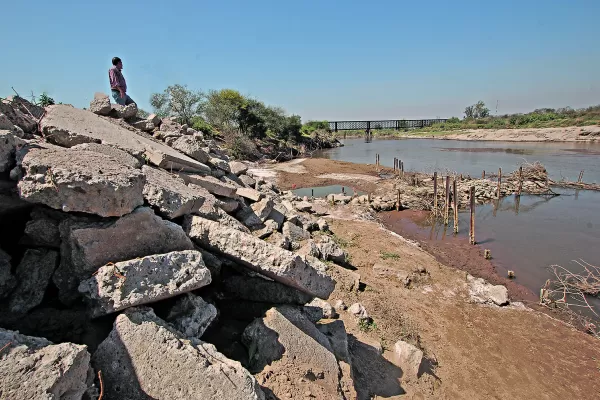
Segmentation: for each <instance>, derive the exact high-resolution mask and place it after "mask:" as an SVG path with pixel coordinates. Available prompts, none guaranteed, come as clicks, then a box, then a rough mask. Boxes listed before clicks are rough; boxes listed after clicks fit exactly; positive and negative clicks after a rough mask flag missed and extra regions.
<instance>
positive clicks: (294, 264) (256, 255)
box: [184, 217, 335, 298]
mask: <svg viewBox="0 0 600 400" xmlns="http://www.w3.org/2000/svg"><path fill="white" fill-rule="evenodd" d="M184 229H185V231H186V233H187V234H188V236H189V237H191V238H192V239H193V240H194V241H195V242H196V243H198V244H199V245H200V246H202V247H204V248H205V249H207V250H209V251H211V252H217V253H220V254H222V255H224V256H226V257H227V258H229V259H231V260H233V261H235V262H237V263H238V264H240V265H243V266H245V267H247V268H250V269H252V270H254V271H256V272H259V273H260V274H263V275H265V276H268V277H269V278H271V279H273V280H275V281H278V282H281V283H283V284H285V285H288V286H292V287H295V288H296V289H298V290H301V291H303V292H305V293H308V294H312V295H313V296H317V297H321V298H327V297H328V296H329V294H330V293H331V292H332V291H333V289H334V286H335V281H334V280H333V279H331V278H330V277H329V276H328V275H327V273H326V269H325V268H319V269H318V268H313V267H311V266H309V265H307V264H306V263H305V262H304V261H303V260H302V258H300V256H298V255H296V254H293V253H292V252H289V251H287V250H284V249H281V248H278V247H276V246H274V245H272V244H270V243H267V242H265V241H263V240H260V239H257V238H255V237H253V236H252V235H248V234H245V233H243V232H240V231H237V230H235V229H231V228H228V227H225V226H223V225H221V224H219V223H217V222H213V221H210V220H207V219H204V218H201V217H191V218H187V219H186V220H185V221H184Z"/></svg>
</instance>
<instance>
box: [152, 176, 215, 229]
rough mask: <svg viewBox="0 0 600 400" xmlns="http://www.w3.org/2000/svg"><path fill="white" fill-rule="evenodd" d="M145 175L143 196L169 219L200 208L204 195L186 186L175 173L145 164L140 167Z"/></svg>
mask: <svg viewBox="0 0 600 400" xmlns="http://www.w3.org/2000/svg"><path fill="white" fill-rule="evenodd" d="M142 172H143V173H144V175H145V176H146V184H145V185H144V198H145V199H146V201H147V202H148V203H149V204H150V205H152V206H153V207H156V208H158V209H159V211H160V213H161V214H162V215H165V216H166V217H167V218H169V219H173V218H177V217H180V216H182V215H185V214H190V213H193V212H197V211H198V210H200V207H201V206H202V204H203V203H204V196H202V192H201V191H199V190H194V188H191V187H189V186H187V185H186V184H185V182H184V180H183V179H181V178H179V177H178V176H177V175H173V174H170V173H168V172H167V171H163V170H160V169H156V168H152V167H149V166H147V165H144V166H143V167H142Z"/></svg>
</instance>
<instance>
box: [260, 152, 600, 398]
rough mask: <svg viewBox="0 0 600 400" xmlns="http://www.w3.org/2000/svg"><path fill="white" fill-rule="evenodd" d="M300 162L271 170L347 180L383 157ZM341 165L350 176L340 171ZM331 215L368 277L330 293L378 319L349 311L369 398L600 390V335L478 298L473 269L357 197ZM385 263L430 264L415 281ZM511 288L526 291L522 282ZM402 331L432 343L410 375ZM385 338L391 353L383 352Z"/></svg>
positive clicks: (590, 394) (597, 394) (320, 181)
mask: <svg viewBox="0 0 600 400" xmlns="http://www.w3.org/2000/svg"><path fill="white" fill-rule="evenodd" d="M293 168H294V169H295V171H294V172H290V170H289V168H288V167H285V166H278V169H279V171H278V172H277V173H276V174H273V175H271V179H277V181H278V183H279V184H280V185H281V186H280V187H282V188H290V187H291V186H292V185H293V184H294V183H295V184H296V186H297V187H299V188H300V187H307V186H322V185H330V184H342V185H343V182H344V181H345V178H346V176H351V175H352V174H361V175H364V176H366V177H377V176H378V171H377V169H376V167H375V166H373V165H358V164H352V163H345V162H339V161H331V160H319V159H308V160H302V161H296V162H295V163H294V166H293ZM323 174H336V175H333V176H335V177H336V178H338V179H331V178H326V179H324V178H317V176H319V175H323ZM339 174H342V175H346V176H343V177H342V178H344V179H339V178H340V175H339ZM330 176H332V175H330ZM354 184H355V186H356V187H358V188H359V189H362V190H369V191H380V190H381V187H382V186H385V182H384V181H380V182H372V181H369V179H368V178H365V179H364V180H358V179H356V180H355V183H354ZM361 185H364V186H362V187H361ZM369 185H371V186H369ZM330 216H331V217H330V220H329V221H330V229H331V231H332V232H333V233H334V234H335V236H336V237H337V240H338V242H339V243H343V244H345V250H346V251H347V252H348V253H349V254H350V256H351V263H352V265H353V266H355V267H356V268H357V270H356V271H355V272H357V273H358V274H360V276H361V282H362V284H361V287H360V290H358V291H355V290H351V289H349V288H348V287H347V286H346V285H343V284H339V285H338V286H337V288H336V290H335V292H334V293H333V294H332V295H331V297H330V299H329V300H330V302H331V303H332V304H333V303H335V301H336V300H343V301H344V303H345V304H346V305H347V306H350V305H351V304H353V303H355V302H360V303H362V304H363V305H364V306H365V308H366V310H367V312H368V313H369V315H370V316H371V317H372V318H373V320H374V324H373V325H369V326H362V327H360V326H359V324H358V323H357V321H356V320H355V318H354V317H353V316H352V315H350V314H349V313H348V312H345V311H342V310H339V313H340V318H341V319H342V320H343V321H344V323H345V324H346V329H347V330H348V332H349V345H350V348H351V353H352V359H353V364H354V365H355V366H360V368H356V369H355V370H354V371H353V379H354V383H355V390H356V392H357V395H358V398H359V399H370V398H392V399H393V398H409V399H413V398H414V399H528V400H529V399H559V398H574V399H580V398H581V399H592V398H600V342H599V341H598V340H597V339H595V338H593V337H591V336H589V335H586V334H585V333H583V332H580V331H578V330H576V329H574V328H572V327H570V326H569V325H567V324H565V323H563V322H561V321H559V320H557V319H554V318H552V317H551V316H548V315H546V314H543V313H541V312H538V311H533V310H531V309H528V308H525V307H512V306H511V307H503V308H500V307H491V306H482V305H478V304H474V303H471V302H470V298H469V295H468V287H467V283H466V273H465V272H464V271H463V270H459V269H456V268H453V267H452V266H446V265H444V264H441V263H440V262H438V261H436V259H435V258H434V256H432V255H431V254H429V253H427V252H426V251H424V250H422V249H421V248H420V247H418V246H415V245H414V244H411V243H409V241H407V240H406V239H404V238H402V237H400V236H398V235H397V234H395V233H392V232H391V231H388V230H386V229H385V228H383V226H382V225H380V224H379V223H378V222H373V221H365V220H358V219H357V218H356V216H355V215H354V214H352V212H351V211H350V207H349V206H336V207H335V208H333V209H332V210H331V213H330ZM479 256H480V255H479V254H472V255H470V256H469V258H470V262H469V263H470V264H473V265H472V266H475V267H476V264H477V258H478V257H479ZM438 259H439V257H438ZM441 261H443V262H445V261H444V260H443V259H441ZM485 262H486V261H485V260H484V259H483V257H482V256H481V263H485ZM376 263H378V264H384V265H385V266H387V267H389V268H391V269H398V270H404V271H407V272H413V271H417V270H420V269H421V270H422V269H423V268H424V269H425V270H426V271H427V272H426V273H417V274H416V276H417V278H416V280H415V281H414V282H413V283H412V284H411V286H410V287H408V288H407V287H405V286H404V284H403V283H402V282H400V281H399V280H397V278H395V277H393V276H380V275H378V274H377V273H375V272H374V270H373V265H374V264H376ZM450 264H452V265H455V264H454V263H450ZM455 266H457V267H461V266H460V265H455ZM484 269H485V268H484ZM476 272H477V271H474V273H476ZM495 283H502V282H495ZM509 289H511V290H510V292H511V295H513V294H515V295H517V293H518V291H517V290H515V288H509ZM400 339H403V340H406V341H408V342H411V343H413V344H415V345H418V346H419V347H421V348H422V349H423V351H424V352H425V357H426V360H425V362H424V363H423V365H422V371H421V375H420V377H419V378H418V379H415V378H407V377H406V376H403V373H402V371H401V369H399V368H398V367H396V366H395V364H394V363H393V345H394V343H395V342H396V341H397V340H400ZM369 344H371V345H369ZM379 345H381V346H382V347H383V350H384V351H383V355H380V354H379V353H378V352H377V351H373V349H374V348H377V347H378V346H379ZM282 385H285V384H284V383H283V382H282ZM317 397H318V396H317Z"/></svg>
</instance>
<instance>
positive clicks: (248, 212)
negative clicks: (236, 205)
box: [235, 206, 263, 230]
mask: <svg viewBox="0 0 600 400" xmlns="http://www.w3.org/2000/svg"><path fill="white" fill-rule="evenodd" d="M235 217H236V218H237V219H238V220H240V221H242V223H243V224H244V225H245V226H247V227H248V228H250V229H252V230H255V229H261V228H262V227H263V221H262V219H260V218H259V217H258V215H256V213H255V212H254V210H253V209H252V208H251V207H248V206H242V208H241V209H240V210H238V212H236V213H235Z"/></svg>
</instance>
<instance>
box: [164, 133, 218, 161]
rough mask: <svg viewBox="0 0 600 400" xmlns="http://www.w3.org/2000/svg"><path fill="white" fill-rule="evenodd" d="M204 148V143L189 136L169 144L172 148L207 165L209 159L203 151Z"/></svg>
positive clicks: (197, 138) (181, 137)
mask: <svg viewBox="0 0 600 400" xmlns="http://www.w3.org/2000/svg"><path fill="white" fill-rule="evenodd" d="M204 146H205V145H204V142H203V141H202V140H201V139H200V138H199V137H196V136H191V135H184V136H180V137H178V138H177V139H175V141H174V142H173V143H171V147H172V148H174V149H176V150H179V151H180V152H182V153H184V154H187V155H188V156H190V157H192V158H193V159H194V160H197V161H199V162H201V163H203V164H205V163H207V162H208V160H209V158H210V156H209V155H208V153H207V152H206V151H204Z"/></svg>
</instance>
